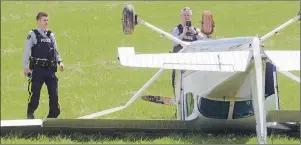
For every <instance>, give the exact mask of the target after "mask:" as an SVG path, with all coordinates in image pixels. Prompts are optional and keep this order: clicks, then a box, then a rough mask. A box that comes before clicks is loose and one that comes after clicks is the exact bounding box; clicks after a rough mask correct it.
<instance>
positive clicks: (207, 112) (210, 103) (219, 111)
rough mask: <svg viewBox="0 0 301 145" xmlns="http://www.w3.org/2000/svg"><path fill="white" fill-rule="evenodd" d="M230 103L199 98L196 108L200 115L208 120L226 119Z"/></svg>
mask: <svg viewBox="0 0 301 145" xmlns="http://www.w3.org/2000/svg"><path fill="white" fill-rule="evenodd" d="M229 106H230V101H216V100H210V99H207V98H203V97H201V99H200V103H198V108H199V111H200V113H201V114H202V115H203V116H205V117H208V118H214V119H227V118H228V112H229Z"/></svg>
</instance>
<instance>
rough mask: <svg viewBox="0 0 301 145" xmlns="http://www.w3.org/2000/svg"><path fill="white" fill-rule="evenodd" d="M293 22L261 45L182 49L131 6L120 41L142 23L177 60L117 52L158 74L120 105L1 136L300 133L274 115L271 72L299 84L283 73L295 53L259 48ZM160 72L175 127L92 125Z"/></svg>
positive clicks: (227, 41) (282, 115)
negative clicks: (169, 88) (169, 82)
mask: <svg viewBox="0 0 301 145" xmlns="http://www.w3.org/2000/svg"><path fill="white" fill-rule="evenodd" d="M297 20H300V13H299V15H298V16H296V17H294V18H293V19H290V20H289V21H287V22H286V23H284V24H282V25H281V26H279V27H277V28H276V29H274V30H273V31H271V32H270V33H268V34H266V35H265V36H263V37H261V38H259V37H257V36H254V37H235V38H224V39H211V40H199V41H195V42H184V41H181V40H179V39H177V38H175V37H173V36H172V35H170V34H169V33H167V32H165V31H163V30H161V29H159V28H157V27H155V26H153V25H151V24H149V23H147V22H145V21H143V20H141V19H140V18H138V17H137V15H135V12H134V8H133V6H132V5H126V6H125V7H124V10H123V25H124V32H125V34H131V33H132V32H133V30H134V26H135V25H137V24H138V23H140V24H143V25H145V26H147V27H148V28H150V29H152V30H154V31H156V32H158V33H160V34H162V35H164V36H166V37H167V38H169V39H170V40H172V41H176V42H177V43H179V44H181V45H182V46H183V49H182V50H181V51H180V52H179V53H161V54H135V50H134V48H133V47H120V48H118V57H119V60H120V63H121V65H123V66H129V67H144V68H160V70H159V71H158V72H157V73H156V74H155V75H154V76H153V77H152V78H151V79H150V80H149V81H148V82H147V83H146V84H145V85H144V86H143V87H142V88H141V89H140V90H139V91H138V92H137V93H136V94H135V95H134V96H133V97H132V98H131V99H130V100H129V101H128V102H127V104H126V105H124V106H120V107H116V108H112V109H108V110H104V111H101V112H97V113H93V114H90V115H87V116H83V117H79V118H77V119H46V120H39V119H38V120H13V121H12V120H1V132H2V131H3V132H4V131H12V130H13V129H14V127H15V129H17V130H20V129H18V127H17V126H19V128H21V127H23V130H26V129H24V128H25V127H32V126H35V127H37V128H39V129H37V130H56V129H59V130H80V131H84V130H94V131H104V132H110V131H112V132H115V131H116V132H119V131H159V132H163V131H220V130H238V131H243V132H245V131H256V133H257V135H258V143H259V144H266V143H267V132H268V131H269V130H271V129H280V130H287V131H292V130H298V129H299V122H300V110H296V111H288V110H280V107H279V96H278V85H277V83H278V82H277V75H276V71H278V72H280V73H282V74H284V75H286V76H288V77H289V78H291V79H292V80H294V81H297V82H299V83H300V78H298V77H297V76H295V75H293V74H291V73H290V72H288V71H296V70H300V51H288V50H287V51H273V50H264V49H263V45H262V42H263V41H264V40H266V39H267V38H269V37H271V36H272V35H274V34H275V33H277V32H279V31H280V30H281V29H283V28H285V27H286V26H288V25H289V24H291V23H293V22H295V21H297ZM125 27H127V28H125ZM164 69H175V70H177V73H176V74H177V77H176V86H175V88H174V92H175V98H176V99H175V100H176V103H175V104H176V105H177V106H178V107H177V116H178V117H177V120H121V119H117V120H115V119H114V120H112V119H93V118H96V117H99V116H103V115H106V114H110V113H113V112H116V111H121V110H123V109H124V108H127V107H128V106H129V105H130V104H131V103H133V102H134V101H135V100H136V99H137V98H138V97H139V96H140V95H141V94H142V93H143V91H144V90H145V89H146V88H147V87H148V86H149V85H151V84H152V83H153V82H154V81H155V79H157V78H158V77H159V75H160V74H161V73H162V72H163V70H164ZM83 119H84V120H83ZM34 121H36V122H34ZM26 123H27V124H26ZM3 129H4V130H3Z"/></svg>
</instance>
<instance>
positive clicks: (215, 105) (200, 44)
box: [174, 37, 278, 130]
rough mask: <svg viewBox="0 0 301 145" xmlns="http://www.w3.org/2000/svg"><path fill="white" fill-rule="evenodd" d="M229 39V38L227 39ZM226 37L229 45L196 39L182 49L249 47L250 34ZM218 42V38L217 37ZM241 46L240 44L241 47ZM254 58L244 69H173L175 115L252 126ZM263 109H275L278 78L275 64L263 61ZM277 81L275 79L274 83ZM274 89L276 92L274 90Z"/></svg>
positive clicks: (231, 125)
mask: <svg viewBox="0 0 301 145" xmlns="http://www.w3.org/2000/svg"><path fill="white" fill-rule="evenodd" d="M230 39H232V40H230ZM230 39H225V42H227V44H228V45H225V44H224V45H220V43H217V44H215V43H214V40H205V41H207V42H208V43H207V44H206V42H205V41H196V42H194V44H193V43H192V44H191V46H194V47H191V48H188V49H187V50H186V51H184V53H185V52H204V51H232V50H231V49H235V50H237V49H239V50H246V49H249V45H244V44H248V42H252V38H248V37H247V38H244V37H241V38H230ZM219 42H220V41H219ZM240 46H243V47H240ZM252 62H253V61H252V60H251V58H250V63H249V67H248V70H247V71H245V72H210V71H183V70H182V71H180V70H176V84H175V88H174V89H175V97H176V100H177V102H178V103H177V104H178V107H177V119H180V120H194V119H197V120H198V121H199V122H200V123H201V124H204V125H206V126H208V127H209V126H210V127H211V129H212V128H217V129H221V128H222V129H223V128H237V129H251V130H254V129H255V124H256V121H255V118H254V110H253V103H252V89H251V88H252V87H254V86H252V80H254V79H255V77H254V75H252V74H251V72H252V68H253V65H254V64H253V63H252ZM265 66H266V67H265V71H264V72H266V75H265V84H266V87H265V93H266V95H265V97H266V100H265V106H266V110H267V111H268V110H277V109H278V103H277V102H278V96H277V90H276V91H275V88H276V86H277V80H276V76H275V71H276V70H275V69H274V66H273V65H271V64H270V63H266V65H265ZM274 82H276V83H274ZM275 92H276V93H275Z"/></svg>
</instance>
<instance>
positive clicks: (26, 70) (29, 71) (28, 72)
mask: <svg viewBox="0 0 301 145" xmlns="http://www.w3.org/2000/svg"><path fill="white" fill-rule="evenodd" d="M28 74H31V70H30V69H28V68H25V69H24V76H26V77H27V76H28Z"/></svg>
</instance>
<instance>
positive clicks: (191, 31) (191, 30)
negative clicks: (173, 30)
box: [189, 27, 197, 34]
mask: <svg viewBox="0 0 301 145" xmlns="http://www.w3.org/2000/svg"><path fill="white" fill-rule="evenodd" d="M189 32H190V33H192V34H196V33H197V31H195V30H194V28H192V27H190V28H189Z"/></svg>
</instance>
